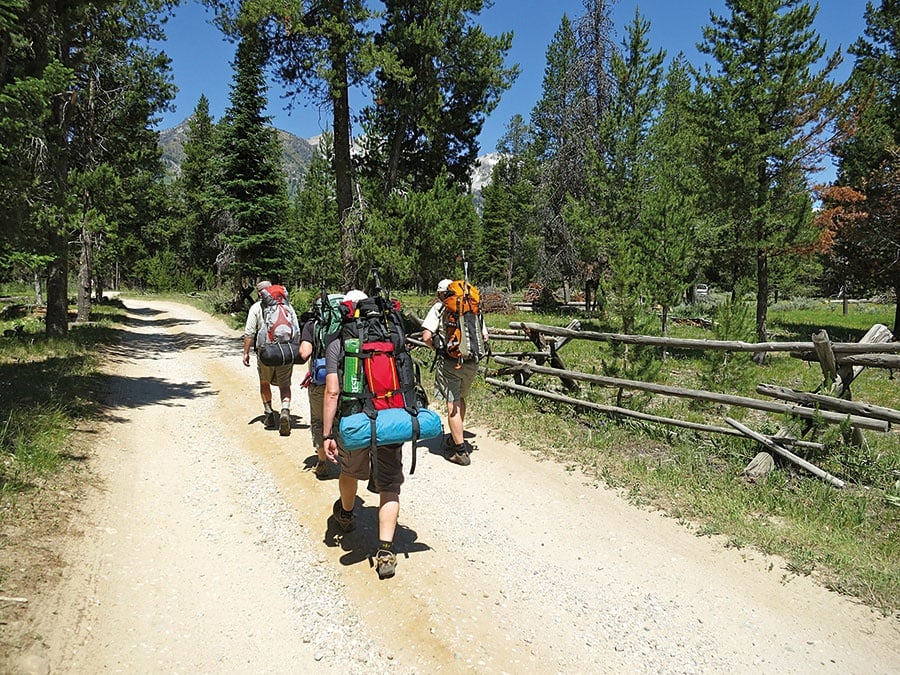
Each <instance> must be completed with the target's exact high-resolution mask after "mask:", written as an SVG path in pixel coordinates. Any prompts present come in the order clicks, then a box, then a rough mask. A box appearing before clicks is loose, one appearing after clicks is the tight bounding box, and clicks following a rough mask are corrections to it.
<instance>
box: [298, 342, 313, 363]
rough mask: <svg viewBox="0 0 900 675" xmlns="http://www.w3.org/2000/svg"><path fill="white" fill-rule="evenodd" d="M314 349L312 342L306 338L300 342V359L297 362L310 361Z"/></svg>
mask: <svg viewBox="0 0 900 675" xmlns="http://www.w3.org/2000/svg"><path fill="white" fill-rule="evenodd" d="M312 350H313V346H312V342H307V341H306V340H303V341H302V342H301V343H300V348H299V349H298V350H297V351H298V356H299V357H300V360H299V361H297V363H301V364H302V363H306V362H307V361H309V357H310V356H312Z"/></svg>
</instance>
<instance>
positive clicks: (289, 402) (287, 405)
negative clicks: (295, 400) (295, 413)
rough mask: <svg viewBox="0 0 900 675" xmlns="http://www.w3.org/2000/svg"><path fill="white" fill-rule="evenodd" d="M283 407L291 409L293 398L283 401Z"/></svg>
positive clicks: (283, 408)
mask: <svg viewBox="0 0 900 675" xmlns="http://www.w3.org/2000/svg"><path fill="white" fill-rule="evenodd" d="M281 409H282V410H287V411H290V409H291V399H289V398H286V399H283V400H282V401H281Z"/></svg>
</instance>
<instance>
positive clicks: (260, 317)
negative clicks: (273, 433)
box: [244, 281, 300, 436]
mask: <svg viewBox="0 0 900 675" xmlns="http://www.w3.org/2000/svg"><path fill="white" fill-rule="evenodd" d="M269 289H280V292H281V293H284V288H283V287H282V286H273V285H272V283H271V282H269V281H260V282H259V283H258V284H256V292H257V294H259V298H260V299H259V300H257V301H256V302H254V303H253V305H251V306H250V311H249V312H247V323H246V324H245V325H244V365H245V366H247V367H248V368H249V367H250V350H251V348H253V347H254V346H256V345H257V344H258V341H259V339H260V332H261V331H263V332H265V331H266V330H267V328H268V327H267V325H266V319H265V317H264V313H265V312H264V308H263V297H264V295H266V294H267V293H268V292H269ZM284 294H285V295H286V293H284ZM283 304H285V305H286V307H285V308H284V312H283V314H284V316H285V317H286V321H287V324H288V325H279V326H275V327H274V330H275V331H280V332H285V331H288V332H291V333H292V334H293V336H296V338H297V339H298V340H299V336H300V326H299V325H298V322H297V315H296V313H295V312H294V310H293V308H292V307H291V306H290V304H288V303H287V300H286V299H285V300H284V303H283ZM290 341H291V340H290V339H289V340H286V342H290ZM256 372H257V374H258V375H259V396H260V398H261V399H262V402H263V416H264V420H263V421H264V422H265V425H266V428H267V429H275V428H277V429H278V432H279V433H280V434H281V435H282V436H290V435H291V378H292V377H293V372H294V364H293V363H287V364H285V365H281V366H267V365H265V364H263V363H262V361H260V360H259V358H257V362H256ZM273 384H275V385H277V387H278V391H279V394H280V396H281V411H280V413H278V412H275V410H274V409H273V408H272V385H273Z"/></svg>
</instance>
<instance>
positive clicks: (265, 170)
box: [219, 24, 288, 304]
mask: <svg viewBox="0 0 900 675" xmlns="http://www.w3.org/2000/svg"><path fill="white" fill-rule="evenodd" d="M243 30H244V33H243V37H242V38H241V40H240V42H239V43H238V48H237V54H236V56H235V63H234V69H235V80H234V84H233V85H232V88H231V97H230V106H229V108H228V109H227V110H226V111H225V116H224V117H223V119H222V120H221V122H220V131H219V134H220V140H221V149H220V153H221V159H222V191H223V193H224V209H223V211H224V212H225V214H226V225H225V227H224V228H223V235H224V240H225V242H226V243H227V245H228V246H229V247H230V249H231V251H233V255H234V260H233V264H232V267H231V269H230V270H229V271H230V274H231V278H232V281H233V284H234V291H235V298H234V301H235V303H236V304H240V303H242V302H243V289H244V287H245V282H247V281H248V280H249V281H254V282H255V281H256V280H257V279H260V278H263V277H267V278H268V277H275V278H279V277H281V276H282V275H284V274H285V272H286V252H285V250H284V244H285V232H284V228H285V219H286V216H287V203H288V200H287V183H286V180H285V177H284V174H283V171H282V161H281V153H282V150H281V144H280V143H279V140H278V135H277V133H276V131H275V129H273V128H272V127H271V126H269V121H270V120H269V117H267V116H266V115H264V114H263V111H264V110H265V108H266V102H267V101H266V90H267V86H266V82H265V76H264V71H263V66H264V64H265V60H266V52H265V50H264V49H263V44H262V41H261V38H260V36H259V34H258V32H257V29H256V27H255V26H251V25H249V24H245V27H244V29H243Z"/></svg>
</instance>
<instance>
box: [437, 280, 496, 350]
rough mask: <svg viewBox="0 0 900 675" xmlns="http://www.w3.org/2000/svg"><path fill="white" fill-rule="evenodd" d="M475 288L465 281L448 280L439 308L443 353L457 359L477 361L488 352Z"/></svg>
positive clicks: (482, 318)
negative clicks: (441, 305)
mask: <svg viewBox="0 0 900 675" xmlns="http://www.w3.org/2000/svg"><path fill="white" fill-rule="evenodd" d="M479 295H480V294H479V292H478V288H476V287H475V286H473V285H472V284H470V283H469V282H468V281H464V280H461V279H458V280H456V281H453V282H451V284H450V286H449V287H448V288H447V296H446V297H445V298H444V301H443V302H444V307H443V311H442V312H441V326H440V328H439V331H441V332H442V333H443V334H442V335H441V339H442V340H443V343H442V347H443V351H444V354H446V356H448V357H449V358H451V359H456V360H457V361H459V362H460V363H461V362H462V361H463V360H465V359H474V360H475V361H480V360H481V359H482V358H484V356H485V355H486V353H487V350H486V347H485V344H484V317H483V316H482V315H481V305H480V297H479Z"/></svg>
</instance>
